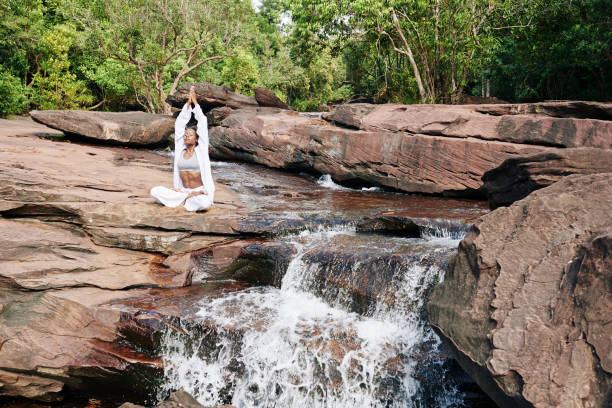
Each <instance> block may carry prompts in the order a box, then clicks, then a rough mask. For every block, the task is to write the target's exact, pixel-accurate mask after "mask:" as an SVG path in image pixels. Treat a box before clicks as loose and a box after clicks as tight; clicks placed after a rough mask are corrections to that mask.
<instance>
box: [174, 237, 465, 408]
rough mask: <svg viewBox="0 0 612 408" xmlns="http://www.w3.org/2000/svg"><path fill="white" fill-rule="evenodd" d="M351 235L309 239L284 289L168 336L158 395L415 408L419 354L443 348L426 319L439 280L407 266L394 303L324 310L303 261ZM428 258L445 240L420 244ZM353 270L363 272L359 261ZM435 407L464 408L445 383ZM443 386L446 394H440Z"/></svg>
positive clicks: (243, 300)
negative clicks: (457, 407)
mask: <svg viewBox="0 0 612 408" xmlns="http://www.w3.org/2000/svg"><path fill="white" fill-rule="evenodd" d="M351 234H354V232H353V231H350V230H348V231H347V230H346V229H343V230H327V231H319V232H303V233H301V234H300V235H299V236H297V237H295V239H294V240H293V243H294V245H296V246H297V248H298V253H297V255H296V256H295V257H294V258H293V260H292V261H291V262H290V264H289V267H288V270H287V273H286V274H285V276H284V278H283V282H282V285H281V288H280V289H276V288H270V287H263V288H262V287H259V288H252V289H247V290H244V291H240V292H235V293H231V294H227V295H225V296H222V297H220V298H218V299H214V300H212V301H210V302H208V303H206V304H202V308H201V310H200V311H199V313H198V317H199V319H201V321H200V323H199V326H200V327H204V328H205V329H204V330H193V329H187V333H186V334H178V333H174V332H173V333H168V334H167V335H166V337H165V342H164V343H165V350H164V355H163V358H164V366H165V375H166V383H165V386H164V389H163V390H162V394H165V393H167V391H169V390H172V389H181V388H182V389H186V390H187V391H189V392H190V393H192V394H193V395H194V396H195V397H196V398H197V399H198V400H199V401H200V402H201V403H203V404H204V405H216V404H221V403H226V402H229V398H230V396H232V397H231V403H232V404H233V405H235V406H237V407H239V408H242V407H326V408H331V407H418V406H422V404H423V400H422V394H423V391H422V389H423V386H424V384H422V381H420V380H419V379H418V377H419V375H418V370H419V365H420V364H422V361H420V357H418V356H419V353H421V351H420V350H421V349H422V347H423V345H425V344H427V345H428V347H429V350H430V351H433V352H435V350H436V348H437V346H438V345H439V340H438V339H437V337H436V336H435V334H434V333H433V331H432V330H431V329H430V328H429V327H428V326H427V325H426V323H425V322H423V320H422V318H421V313H422V308H423V303H424V302H425V299H424V292H425V291H426V290H427V288H428V287H429V286H430V285H431V284H433V281H435V280H436V279H438V277H439V275H440V273H441V271H440V270H439V269H438V268H436V267H433V266H432V267H429V268H426V267H423V266H422V265H417V264H415V265H407V266H406V269H405V270H403V271H401V272H403V273H397V274H396V275H395V276H396V278H394V279H398V280H399V281H398V282H396V284H397V285H398V286H399V287H400V292H401V293H398V294H397V296H398V298H400V297H401V298H402V299H410V302H404V303H402V302H398V303H397V304H388V303H384V302H381V303H379V304H377V306H376V307H375V308H374V309H373V310H371V312H370V313H368V314H367V315H366V316H364V315H359V314H356V313H353V312H350V311H348V310H344V309H343V307H342V301H341V299H338V302H330V303H332V305H330V304H329V303H326V302H325V301H323V300H322V299H321V298H319V297H317V296H315V295H314V294H312V293H310V292H309V291H308V287H309V284H310V283H311V280H312V274H313V271H314V269H316V266H317V265H313V264H307V263H306V262H304V260H303V257H304V255H305V254H306V253H307V252H308V251H309V250H310V249H312V248H313V246H317V247H325V246H329V247H332V246H333V243H334V239H335V238H336V237H340V236H342V235H351ZM423 244H424V245H425V246H427V245H430V246H431V248H432V252H435V251H440V250H443V249H444V248H446V249H448V245H453V242H452V241H451V240H450V239H448V238H433V239H429V240H425V241H423ZM354 268H359V263H356V264H355V266H354ZM435 386H436V387H440V388H442V389H441V390H439V391H437V396H436V397H435V398H434V400H435V401H434V404H435V406H440V407H442V406H450V405H452V404H459V403H460V402H461V398H460V396H459V395H458V393H457V392H456V390H455V389H454V388H453V385H452V384H451V385H447V384H445V382H444V381H440V383H439V384H435ZM444 388H446V389H444Z"/></svg>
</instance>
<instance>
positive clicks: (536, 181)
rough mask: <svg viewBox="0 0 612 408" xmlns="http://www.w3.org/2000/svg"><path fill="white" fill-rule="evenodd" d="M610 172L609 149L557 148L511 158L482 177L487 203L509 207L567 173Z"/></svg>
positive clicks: (611, 169)
mask: <svg viewBox="0 0 612 408" xmlns="http://www.w3.org/2000/svg"><path fill="white" fill-rule="evenodd" d="M609 172H612V150H603V149H594V148H575V149H563V150H560V149H557V150H554V151H547V152H542V153H536V154H532V155H526V156H519V157H513V158H510V159H508V160H506V161H504V162H503V163H502V164H501V165H500V166H499V167H496V168H494V169H491V170H489V171H487V172H486V173H485V174H484V175H483V176H482V180H483V181H484V189H485V190H486V191H487V196H488V198H489V206H490V207H491V209H495V208H497V207H501V206H508V205H510V204H512V203H513V202H515V201H518V200H520V199H522V198H524V197H526V196H527V195H528V194H529V193H531V192H532V191H535V190H537V189H540V188H543V187H547V186H549V185H551V184H553V183H555V182H557V181H559V180H560V179H561V178H562V177H565V176H568V175H570V174H593V173H609Z"/></svg>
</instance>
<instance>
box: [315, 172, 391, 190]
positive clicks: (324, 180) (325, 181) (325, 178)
mask: <svg viewBox="0 0 612 408" xmlns="http://www.w3.org/2000/svg"><path fill="white" fill-rule="evenodd" d="M315 183H316V184H317V185H319V186H321V187H325V188H329V189H330V190H339V191H363V192H379V191H382V190H381V188H380V187H361V189H354V188H349V187H344V186H341V185H340V184H337V183H336V182H334V180H333V179H332V177H331V175H329V174H323V175H322V176H321V177H319V178H318V179H317V181H315Z"/></svg>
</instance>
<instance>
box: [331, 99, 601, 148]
mask: <svg viewBox="0 0 612 408" xmlns="http://www.w3.org/2000/svg"><path fill="white" fill-rule="evenodd" d="M608 105H610V106H608ZM538 106H539V105H537V104H525V105H524V106H523V105H521V104H516V105H399V104H384V105H370V104H345V105H339V106H337V107H336V109H334V110H333V111H332V112H330V113H326V114H324V115H323V117H324V118H325V119H327V120H329V121H332V122H335V123H339V124H342V125H345V126H350V127H353V128H356V129H361V130H366V131H391V132H407V133H412V134H427V135H434V136H444V137H453V138H477V139H482V140H497V141H502V142H510V143H526V144H534V145H544V146H558V147H598V148H603V149H611V148H612V121H610V118H609V117H608V118H607V120H600V119H593V118H592V117H587V118H575V117H551V116H548V115H546V114H543V113H541V109H540V108H538ZM564 106H565V105H564ZM598 106H599V107H600V110H601V111H602V112H608V111H612V107H611V106H612V104H605V103H599V104H598ZM559 109H561V108H559ZM545 112H546V111H545ZM583 113H584V112H583ZM578 116H579V115H578ZM603 116H605V115H603V114H602V115H596V117H603ZM579 117H582V116H579Z"/></svg>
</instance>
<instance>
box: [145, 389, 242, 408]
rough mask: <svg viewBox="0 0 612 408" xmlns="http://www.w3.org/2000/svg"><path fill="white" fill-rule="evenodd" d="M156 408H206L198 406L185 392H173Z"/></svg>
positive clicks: (224, 406)
mask: <svg viewBox="0 0 612 408" xmlns="http://www.w3.org/2000/svg"><path fill="white" fill-rule="evenodd" d="M156 408H207V407H205V406H204V405H202V404H200V403H199V402H198V401H197V400H196V399H195V398H193V397H192V396H191V394H189V393H188V392H187V391H182V390H181V391H177V392H173V393H172V394H171V395H170V397H169V398H168V399H167V400H166V401H164V402H162V403H161V404H159V405H158V406H157V407H156ZM208 408H234V406H233V405H216V406H215V407H208Z"/></svg>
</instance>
